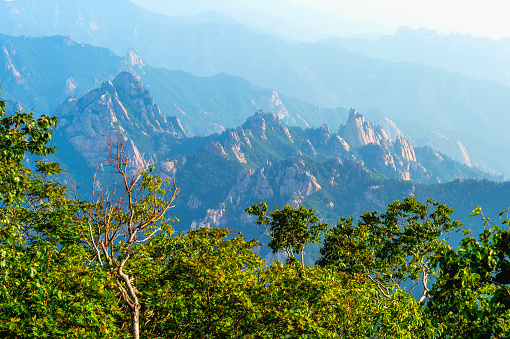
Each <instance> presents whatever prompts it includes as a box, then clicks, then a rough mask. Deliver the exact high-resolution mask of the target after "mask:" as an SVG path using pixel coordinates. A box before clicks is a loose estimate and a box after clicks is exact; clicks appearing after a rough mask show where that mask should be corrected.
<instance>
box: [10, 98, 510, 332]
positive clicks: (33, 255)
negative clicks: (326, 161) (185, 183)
mask: <svg viewBox="0 0 510 339" xmlns="http://www.w3.org/2000/svg"><path fill="white" fill-rule="evenodd" d="M56 125H57V118H56V117H52V118H50V117H48V116H45V115H43V116H41V117H40V118H37V119H36V118H34V117H33V114H32V112H24V113H23V112H17V113H14V114H12V115H6V114H5V110H4V103H3V102H2V101H0V149H1V152H0V161H1V165H0V210H1V213H0V337H5V338H55V337H63V338H98V337H102V338H126V337H130V336H132V337H134V338H140V337H142V338H226V337H233V338H280V337H281V338H360V337H366V338H373V337H377V338H431V337H440V338H503V337H508V336H509V335H510V230H509V218H508V214H507V213H506V212H503V213H502V214H501V218H502V220H503V222H502V223H500V222H499V221H497V222H496V221H494V222H493V221H491V220H489V219H488V218H486V217H484V215H483V213H482V211H481V209H476V210H475V211H473V214H474V215H475V217H476V216H478V218H480V219H479V220H480V223H481V224H484V225H485V229H484V231H483V232H481V234H480V235H479V236H478V238H477V239H475V238H473V237H471V236H470V234H469V232H468V231H464V238H463V239H462V241H461V242H460V245H459V246H458V248H452V247H451V246H449V245H448V237H449V236H450V235H451V234H452V232H459V231H460V232H462V231H463V230H462V225H461V223H460V222H458V221H456V220H452V217H451V214H452V212H453V211H452V209H451V208H450V207H448V206H447V205H446V204H439V203H437V202H436V201H434V200H433V199H428V200H427V201H418V200H417V199H415V198H414V197H407V198H404V199H402V200H397V201H395V202H393V203H391V204H390V205H388V209H387V211H386V212H385V213H382V214H377V213H375V212H366V213H363V214H362V215H361V216H360V217H359V218H356V221H354V219H353V218H352V217H347V218H344V217H342V216H338V220H339V221H338V223H337V224H336V225H328V224H327V223H325V222H323V221H321V220H320V219H319V217H318V216H317V215H316V213H315V211H314V210H313V209H308V208H306V207H304V206H301V207H299V208H296V207H291V206H285V207H283V208H282V209H273V210H269V208H268V205H267V204H266V203H265V202H257V201H254V202H253V205H251V206H246V212H247V213H248V214H250V215H251V216H252V217H253V218H254V223H255V224H256V225H257V226H258V227H259V230H260V232H261V233H262V234H265V235H267V236H269V237H270V239H271V241H270V242H269V244H268V246H269V247H270V249H271V250H272V251H273V252H274V253H282V255H281V256H280V257H281V258H284V260H282V262H280V261H273V262H271V263H266V262H264V260H262V259H261V257H260V256H259V255H258V254H257V251H258V249H259V247H260V243H259V241H258V240H256V239H253V240H248V239H245V238H244V237H243V235H242V234H241V233H236V232H235V230H232V229H219V228H217V229H215V228H199V229H197V230H195V231H189V232H187V233H179V234H175V233H174V231H173V229H174V225H175V223H176V222H177V220H178V218H179V215H178V213H175V212H174V210H172V207H173V206H174V203H175V201H178V199H179V190H180V184H179V181H178V180H176V179H175V178H169V179H168V178H167V179H162V178H161V177H159V176H157V175H155V174H154V172H153V168H148V169H144V168H136V167H133V166H132V164H131V162H130V159H129V158H128V157H127V156H126V153H125V152H124V148H123V142H122V140H120V139H118V138H116V137H115V136H113V135H111V136H110V137H109V142H108V144H107V145H106V147H105V148H103V149H102V153H103V155H104V161H103V164H102V165H103V167H104V168H107V169H108V170H109V171H110V172H111V174H112V178H116V179H114V181H112V182H110V183H105V182H100V181H94V193H93V194H92V197H91V198H90V199H89V200H87V201H84V200H80V197H79V194H78V193H77V192H78V190H77V188H76V187H74V185H73V183H72V181H70V180H69V178H68V177H67V176H66V173H65V171H63V170H62V169H61V168H60V166H59V164H58V163H51V162H45V161H44V160H43V159H44V158H45V157H47V156H48V155H50V154H53V153H55V152H56V151H57V152H58V150H56V148H55V147H51V146H48V142H49V141H50V139H51V136H52V133H53V129H54V128H55V127H56ZM37 159H38V160H37ZM29 160H30V161H29ZM32 161H33V163H32ZM112 180H113V179H112ZM432 198H433V197H432ZM175 211H176V210H175ZM312 243H314V244H319V246H320V256H319V260H318V261H317V262H316V263H315V265H305V260H304V256H303V252H304V248H305V246H306V245H307V244H312ZM404 285H405V286H413V287H415V288H416V290H419V291H421V292H420V293H419V296H418V298H416V295H414V296H413V291H412V288H405V289H404V288H402V286H404Z"/></svg>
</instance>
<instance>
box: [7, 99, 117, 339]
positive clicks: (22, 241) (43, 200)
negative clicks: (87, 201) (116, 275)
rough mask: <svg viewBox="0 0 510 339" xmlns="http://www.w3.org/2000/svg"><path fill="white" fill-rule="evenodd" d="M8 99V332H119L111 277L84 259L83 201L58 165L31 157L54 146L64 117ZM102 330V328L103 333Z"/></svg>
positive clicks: (31, 334)
mask: <svg viewBox="0 0 510 339" xmlns="http://www.w3.org/2000/svg"><path fill="white" fill-rule="evenodd" d="M3 108H4V105H3V102H2V101H0V117H1V120H0V146H1V153H0V217H1V218H0V230H1V232H0V335H1V336H2V337H22V338H26V337H30V338H34V337H48V336H51V337H60V336H66V337H74V338H83V337H85V338H92V337H95V336H94V335H93V333H95V332H96V331H101V332H104V333H107V334H108V335H110V336H111V337H115V336H116V335H118V334H119V327H118V322H117V320H116V319H117V317H118V316H119V315H120V314H121V313H122V310H121V309H120V308H119V307H117V303H116V298H115V295H114V294H112V293H108V292H107V291H106V290H105V287H106V286H108V285H109V284H110V282H109V281H108V279H106V277H105V276H104V275H102V274H100V272H98V271H97V270H95V269H93V268H91V267H89V266H87V265H86V262H84V261H83V255H84V251H83V248H82V247H80V246H76V245H74V244H73V242H74V241H75V240H76V236H77V232H76V231H77V229H79V224H78V223H76V222H75V221H76V220H75V218H74V213H75V212H76V211H77V209H76V208H77V207H76V205H75V204H74V202H73V201H72V200H71V199H69V196H68V194H67V188H66V187H65V186H62V185H61V184H59V183H58V182H57V181H56V180H57V178H56V175H57V174H58V173H60V172H61V169H60V167H59V166H58V164H55V163H46V162H44V161H37V162H36V166H35V172H33V171H32V170H31V169H30V168H29V167H28V166H26V164H29V162H28V160H29V159H28V158H25V157H26V153H29V154H30V156H36V155H38V156H46V155H48V154H51V153H53V152H54V148H52V147H48V146H47V143H48V141H49V140H50V138H51V133H52V127H54V126H55V124H56V121H57V119H56V118H49V117H47V116H43V117H41V118H39V119H34V118H33V114H32V112H28V113H22V112H16V113H14V114H13V115H10V116H6V115H5V111H4V110H3ZM96 333H97V332H96Z"/></svg>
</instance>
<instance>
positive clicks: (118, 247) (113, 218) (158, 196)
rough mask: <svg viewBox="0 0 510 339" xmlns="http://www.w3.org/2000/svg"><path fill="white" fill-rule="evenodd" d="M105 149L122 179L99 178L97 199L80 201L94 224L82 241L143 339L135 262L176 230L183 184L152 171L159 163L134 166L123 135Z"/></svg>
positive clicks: (84, 217) (84, 214) (109, 162)
mask: <svg viewBox="0 0 510 339" xmlns="http://www.w3.org/2000/svg"><path fill="white" fill-rule="evenodd" d="M102 152H103V154H104V156H105V161H104V165H105V167H107V168H110V169H112V170H113V173H115V174H117V176H118V179H119V181H120V183H119V185H117V183H115V182H114V183H113V188H110V186H108V185H106V186H105V185H103V184H102V183H101V182H99V181H95V182H94V187H95V190H94V192H93V196H92V201H91V202H81V203H80V208H81V210H82V213H81V218H82V222H83V224H86V225H88V231H87V232H83V233H82V241H83V242H84V243H85V244H87V247H88V250H89V251H88V252H89V253H90V254H91V257H92V259H91V261H95V263H96V264H97V265H98V267H100V268H101V269H103V270H104V272H105V273H108V274H109V275H110V277H111V279H112V280H113V281H115V284H116V288H117V289H118V291H119V292H120V295H121V297H122V299H123V300H124V302H125V304H126V306H127V307H128V308H129V311H130V314H131V319H132V326H131V327H132V333H133V338H135V339H138V338H139V335H140V311H141V308H142V304H141V301H140V292H139V289H138V288H137V287H136V286H135V283H134V280H135V276H133V273H132V266H133V265H137V264H139V262H140V260H144V259H146V252H145V251H144V247H145V244H146V243H147V242H149V241H150V240H151V238H153V237H154V236H156V235H157V234H159V233H163V234H164V233H170V234H171V233H173V227H172V222H173V221H174V219H173V218H169V217H168V216H167V212H168V211H169V210H170V209H171V208H172V207H173V201H174V200H175V199H176V198H177V196H178V195H179V190H180V188H179V187H177V186H176V184H175V178H174V180H173V182H172V183H171V182H170V180H163V179H162V178H161V177H158V176H154V175H152V174H151V172H152V171H153V168H150V169H149V170H148V171H147V170H145V169H144V168H133V165H132V164H131V162H130V160H129V158H128V156H127V154H126V152H125V150H124V143H123V142H122V141H120V135H119V136H118V139H117V140H114V139H112V137H111V136H108V144H107V145H106V148H104V149H103V150H102ZM149 260H151V259H149ZM141 274H144V273H143V272H141Z"/></svg>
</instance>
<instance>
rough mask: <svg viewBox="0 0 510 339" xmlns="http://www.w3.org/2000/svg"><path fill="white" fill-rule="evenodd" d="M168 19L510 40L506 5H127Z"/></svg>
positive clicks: (353, 0)
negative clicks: (219, 16) (407, 30)
mask: <svg viewBox="0 0 510 339" xmlns="http://www.w3.org/2000/svg"><path fill="white" fill-rule="evenodd" d="M132 1H133V2H134V3H137V4H138V5H140V6H143V7H145V8H147V9H149V10H151V11H154V12H158V13H163V14H167V15H193V14H198V13H202V12H206V11H216V12H221V13H223V14H226V15H228V16H231V17H232V18H235V19H237V20H239V21H241V22H243V23H244V24H246V25H249V26H252V27H256V28H258V29H261V30H264V31H267V32H271V33H274V34H277V35H281V36H285V37H287V38H291V39H297V40H316V39H321V38H327V37H330V36H343V37H345V36H363V37H371V36H372V37H378V36H380V35H383V34H393V33H394V32H395V30H396V29H397V28H398V27H400V26H409V27H412V28H418V27H427V28H429V29H433V30H436V31H438V32H441V33H450V32H458V33H467V34H470V35H474V36H483V37H489V38H495V39H499V38H504V37H509V36H510V21H509V20H508V17H507V11H506V10H505V9H506V5H507V3H506V2H504V1H501V0H489V1H483V2H478V1H477V2H475V1H461V0H449V1H441V0H430V1H402V0H389V1H383V2H382V1H379V0H343V1H336V0H278V1H271V0H256V1H255V0H242V1H239V0H214V1H210V0H196V1H192V2H188V1H186V2H183V1H176V0H132Z"/></svg>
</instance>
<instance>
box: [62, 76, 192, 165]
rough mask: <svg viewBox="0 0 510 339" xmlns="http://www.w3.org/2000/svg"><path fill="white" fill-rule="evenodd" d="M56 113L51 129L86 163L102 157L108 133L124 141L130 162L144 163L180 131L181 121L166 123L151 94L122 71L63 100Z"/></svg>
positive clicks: (178, 136)
mask: <svg viewBox="0 0 510 339" xmlns="http://www.w3.org/2000/svg"><path fill="white" fill-rule="evenodd" d="M56 115H57V116H59V125H58V128H57V131H56V133H57V134H58V135H60V136H62V137H64V138H66V139H67V142H69V143H70V144H71V145H72V147H73V149H74V150H75V151H76V152H78V153H79V154H81V155H82V156H84V157H85V158H86V159H87V160H88V161H89V162H95V161H99V160H102V159H103V155H102V154H101V151H100V149H101V148H104V147H106V145H107V141H108V138H109V137H111V138H113V140H117V138H118V140H120V141H122V142H123V143H124V149H125V151H126V152H127V154H128V156H129V157H130V160H131V162H132V164H133V165H134V166H138V167H147V166H149V165H152V164H154V163H155V162H156V161H157V155H156V154H158V153H159V154H161V153H165V152H167V151H168V150H169V147H170V145H171V144H172V143H173V142H175V140H176V139H179V138H181V137H182V136H183V134H184V131H183V130H182V126H181V125H180V123H174V124H172V123H170V122H168V121H167V120H166V119H165V117H164V116H163V115H162V114H161V112H160V110H159V108H158V106H157V105H156V103H155V102H154V99H153V98H152V96H151V95H150V93H149V92H148V91H146V90H145V89H144V88H143V86H142V84H141V83H140V82H139V81H138V79H137V78H136V77H135V76H134V75H132V74H130V73H127V72H121V73H119V75H118V76H117V77H116V78H115V80H113V82H110V81H106V82H104V83H103V84H102V85H101V88H99V89H96V90H93V91H90V92H89V93H87V94H86V95H84V96H83V97H81V98H79V99H78V98H73V97H72V98H69V99H67V100H66V101H65V102H64V103H63V104H62V105H61V106H60V108H59V109H58V110H57V112H56ZM174 121H175V122H178V120H174ZM133 140H136V144H135V142H134V141H133Z"/></svg>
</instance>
